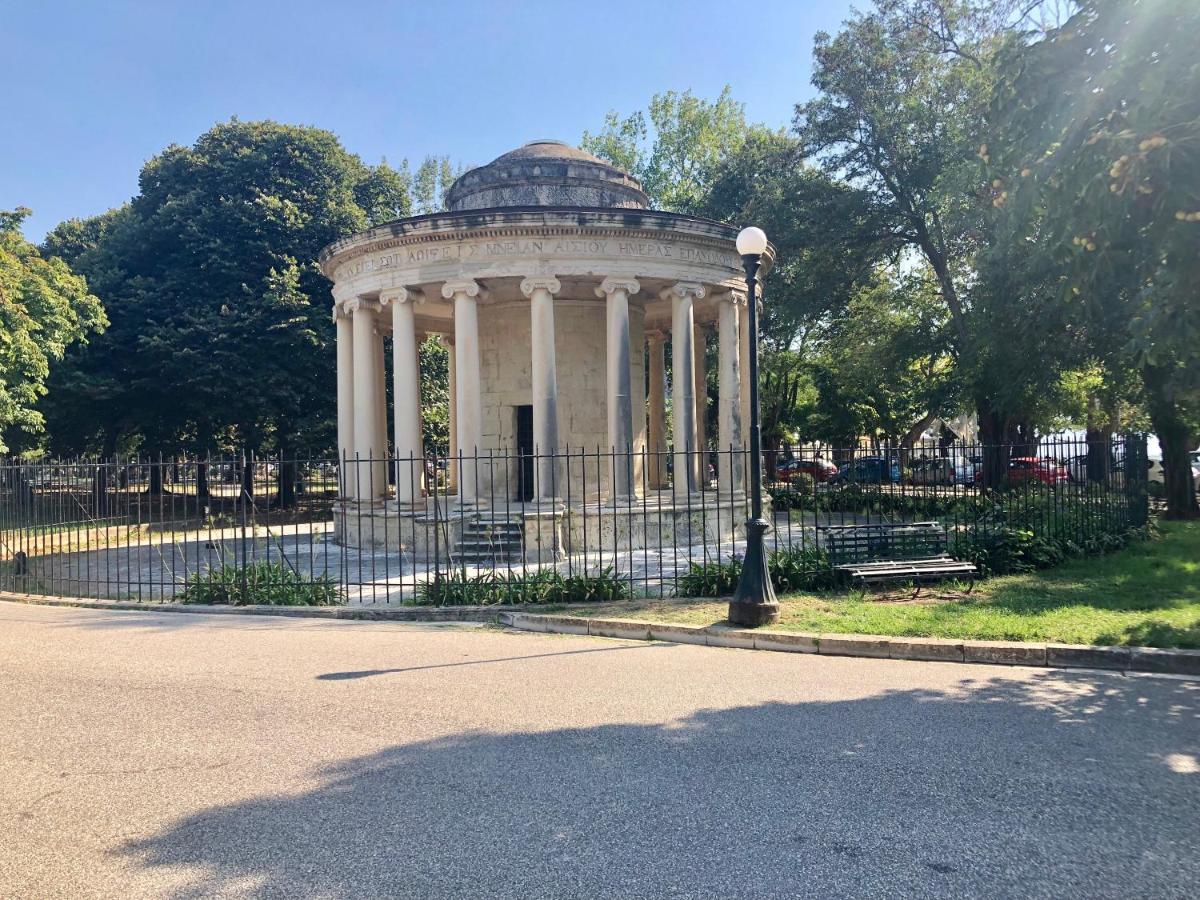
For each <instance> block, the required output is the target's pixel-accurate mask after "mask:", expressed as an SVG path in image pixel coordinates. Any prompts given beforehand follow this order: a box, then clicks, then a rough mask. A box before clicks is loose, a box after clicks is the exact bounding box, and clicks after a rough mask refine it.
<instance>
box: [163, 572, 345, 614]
mask: <svg viewBox="0 0 1200 900" xmlns="http://www.w3.org/2000/svg"><path fill="white" fill-rule="evenodd" d="M179 601H180V602H181V603H211V604H218V605H228V606H250V605H263V606H338V605H340V604H342V603H345V602H346V598H345V595H344V594H343V592H342V589H341V586H340V585H339V584H338V583H337V582H336V581H334V580H333V579H332V578H330V577H329V576H328V575H301V574H300V573H299V572H297V571H296V570H295V569H292V568H290V567H288V566H285V565H283V564H282V563H266V562H256V563H250V564H248V565H244V566H237V565H227V566H221V567H220V568H218V569H209V570H208V571H206V572H196V573H193V574H192V575H189V576H188V578H187V580H186V582H185V583H184V588H183V591H182V592H181V593H180V595H179Z"/></svg>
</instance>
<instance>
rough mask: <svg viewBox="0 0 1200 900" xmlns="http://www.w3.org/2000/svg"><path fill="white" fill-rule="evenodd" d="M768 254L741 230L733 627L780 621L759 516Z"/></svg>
mask: <svg viewBox="0 0 1200 900" xmlns="http://www.w3.org/2000/svg"><path fill="white" fill-rule="evenodd" d="M766 251H767V236H766V234H764V233H763V230H762V229H761V228H754V227H750V228H743V229H742V231H741V232H740V233H739V234H738V236H737V252H738V253H739V254H740V255H741V257H742V265H743V266H744V267H745V269H746V287H747V302H748V303H749V304H750V306H749V310H748V312H749V319H750V518H748V519H747V520H746V558H745V559H744V560H743V561H742V575H741V578H739V579H738V585H737V590H735V591H734V593H733V599H732V600H730V601H729V621H730V622H732V623H733V624H734V625H749V626H755V625H766V624H769V623H771V622H777V621H779V601H777V600H776V599H775V590H774V589H773V588H772V587H771V575H770V573H769V572H768V570H767V550H766V546H765V542H764V540H763V538H764V536H765V535H766V533H767V532H768V531H770V529H771V526H770V525H769V524H768V523H767V521H766V520H765V519H764V518H763V515H762V426H761V424H760V421H759V413H758V290H757V289H758V267H759V265H761V263H762V255H763V254H764V253H765V252H766Z"/></svg>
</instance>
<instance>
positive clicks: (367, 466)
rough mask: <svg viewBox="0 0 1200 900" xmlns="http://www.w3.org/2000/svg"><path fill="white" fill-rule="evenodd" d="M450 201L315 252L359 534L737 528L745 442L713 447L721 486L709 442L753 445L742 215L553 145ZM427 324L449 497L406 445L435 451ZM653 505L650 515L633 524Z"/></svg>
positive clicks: (529, 544)
mask: <svg viewBox="0 0 1200 900" xmlns="http://www.w3.org/2000/svg"><path fill="white" fill-rule="evenodd" d="M447 202H448V205H449V207H450V211H449V212H446V213H436V214H433V215H425V216H415V217H412V218H408V219H401V220H399V221H396V222H391V223H388V224H386V225H381V226H378V227H376V228H373V229H371V230H369V231H366V232H363V233H361V234H355V235H351V236H349V237H346V238H344V239H342V240H339V241H337V242H336V243H334V244H332V245H330V246H329V247H327V248H326V249H325V250H324V251H323V252H322V254H321V264H322V267H323V270H324V272H325V274H326V275H327V276H328V277H329V278H330V279H331V280H332V281H333V284H334V287H333V296H334V300H335V303H334V310H333V312H334V320H335V322H336V327H337V360H338V385H337V391H338V444H339V449H340V453H341V455H342V457H343V458H344V459H346V460H350V461H354V460H358V462H357V463H352V464H349V465H346V466H344V467H343V468H344V479H343V488H342V493H343V501H342V503H341V505H340V508H341V509H342V511H343V514H344V515H343V520H342V534H343V536H344V537H345V539H346V540H347V541H349V542H351V543H366V544H387V545H389V546H395V545H396V544H399V545H400V546H402V547H403V548H405V549H406V550H408V549H410V548H412V549H414V550H415V551H416V552H417V553H430V552H434V551H433V550H431V549H430V545H429V540H430V539H431V536H430V534H429V533H428V530H429V528H431V527H434V526H435V525H437V526H439V527H442V528H445V527H447V526H446V525H445V523H446V521H447V520H455V521H456V522H457V524H456V525H451V526H449V527H450V528H452V529H454V533H453V534H451V535H450V541H449V542H450V544H451V549H453V547H454V546H458V545H461V544H462V543H463V542H464V540H465V538H464V534H463V529H464V528H465V529H466V531H467V532H468V535H467V536H468V537H469V536H470V533H471V531H472V523H476V525H477V523H479V522H484V523H489V524H495V523H497V522H501V523H503V524H505V525H506V526H511V527H512V528H513V530H514V533H515V530H516V529H517V528H519V529H520V531H521V534H522V540H523V550H524V552H525V554H526V556H527V557H536V558H543V557H544V556H545V555H546V554H547V553H549V554H552V555H559V554H560V553H562V552H563V551H564V550H566V551H574V550H576V549H585V547H584V546H581V545H587V544H590V543H591V539H590V538H588V539H585V538H584V537H583V536H582V535H583V531H584V530H586V528H587V527H588V526H589V524H590V526H591V527H592V530H593V532H594V533H595V534H596V535H597V539H612V540H616V541H617V542H618V543H619V544H620V545H622V546H643V545H654V544H656V543H666V542H671V541H676V540H678V539H679V538H678V537H676V535H675V533H674V532H675V530H676V529H678V528H680V527H683V526H684V525H685V524H686V525H687V527H689V528H692V527H703V528H705V529H711V528H724V529H728V528H732V527H734V523H736V522H738V521H740V519H741V517H742V516H743V515H744V511H743V508H744V505H745V498H744V489H743V487H744V486H743V471H742V470H743V466H742V458H741V457H740V456H739V455H738V454H736V453H728V452H725V453H722V454H718V456H719V459H720V460H721V464H720V471H719V472H718V473H717V478H716V482H715V484H713V483H711V482H710V480H709V476H708V464H707V460H708V458H709V456H708V455H707V454H706V453H703V452H702V451H701V448H721V449H723V450H726V451H727V450H728V449H729V448H742V447H743V442H744V440H745V439H747V438H748V435H747V434H746V433H745V429H744V427H743V423H748V421H749V415H748V402H749V388H748V383H747V382H746V380H745V377H744V371H743V363H742V360H743V359H745V358H746V354H747V352H748V351H747V347H748V341H749V334H748V333H747V328H746V320H747V315H746V314H747V310H746V302H745V297H746V284H745V278H744V274H743V270H742V264H741V260H740V258H739V257H738V255H737V252H736V250H735V247H734V239H735V237H736V232H735V230H734V229H733V228H731V227H729V226H726V225H722V224H719V223H716V222H712V221H708V220H706V219H700V218H696V217H692V216H684V215H678V214H674V213H665V212H657V211H651V210H649V209H648V208H647V207H648V204H647V199H646V195H645V194H644V193H643V192H642V190H641V187H640V185H639V183H638V182H637V180H636V179H634V178H632V177H631V176H629V175H628V174H626V173H625V172H622V171H620V170H619V169H616V168H614V167H613V166H611V165H609V164H608V163H606V162H604V161H602V160H600V159H597V158H596V157H594V156H591V155H590V154H588V153H585V152H583V151H581V150H577V149H575V148H573V147H569V146H567V145H565V144H562V143H559V142H556V141H536V142H533V143H530V144H527V145H525V146H524V147H520V148H518V149H516V150H513V151H512V152H510V153H506V154H504V155H503V156H501V157H499V158H498V159H496V160H495V161H494V162H492V163H490V164H488V165H486V166H482V167H480V168H477V169H474V170H472V171H470V172H467V173H466V174H464V175H463V176H462V177H461V178H459V179H458V181H457V182H456V183H455V184H454V186H453V187H452V188H451V189H450V191H449V192H448V194H447ZM769 265H770V258H769V257H768V258H767V259H765V260H764V270H765V269H768V268H769ZM430 334H437V335H441V336H442V339H443V340H444V341H445V342H446V344H447V345H448V347H449V349H450V352H451V362H450V373H449V376H450V383H451V411H450V418H451V444H452V446H451V455H452V456H453V457H458V458H459V459H460V467H459V471H457V472H456V473H455V477H454V482H455V484H456V493H455V494H454V495H453V497H451V498H450V500H451V501H452V502H448V503H439V505H438V506H437V508H436V510H435V508H434V505H433V500H432V498H431V496H430V495H431V494H432V493H434V492H433V491H432V490H428V489H426V487H425V485H424V484H423V480H422V474H423V473H424V466H423V465H422V464H421V463H419V462H418V463H416V464H410V462H409V460H410V459H412V460H420V459H421V457H422V456H423V451H422V441H421V426H420V414H419V410H420V403H421V398H420V395H419V385H420V377H419V370H418V352H419V346H420V344H421V342H422V340H423V339H424V338H425V337H426V336H427V335H430ZM389 335H390V337H391V339H392V340H391V346H392V353H393V368H394V383H393V399H394V409H393V410H392V427H391V429H390V433H389V429H388V427H387V421H388V415H387V413H388V411H387V409H386V403H385V396H386V395H385V390H384V347H385V344H384V338H385V336H389ZM710 336H712V338H713V339H714V340H716V341H717V342H718V345H719V379H718V381H719V385H720V388H719V396H718V397H716V398H715V400H716V403H717V405H718V410H719V415H718V420H719V423H720V425H719V429H718V431H719V433H718V434H715V435H710V434H706V433H705V432H706V428H705V416H704V415H703V410H704V409H705V408H706V405H707V404H708V403H709V402H711V400H710V398H709V397H708V396H707V394H708V392H707V390H706V386H707V378H706V373H705V371H704V359H705V356H704V347H705V346H706V343H707V341H708V340H709V338H710ZM668 345H669V352H670V353H671V360H672V363H671V367H672V371H673V372H674V373H675V376H676V377H674V379H673V384H672V386H671V408H672V410H673V414H672V428H671V429H670V433H668V429H667V427H666V414H665V411H666V402H665V398H666V383H665V373H664V361H665V354H666V353H667V352H668V349H667V348H668ZM550 451H553V452H550ZM597 451H599V455H597ZM535 454H536V457H535ZM581 454H582V455H581ZM605 454H608V455H607V456H606V455H605ZM389 459H393V460H397V461H398V462H396V463H395V469H396V472H395V477H394V478H393V479H389V477H388V460H389ZM668 461H669V462H668ZM389 480H392V481H394V482H395V483H394V485H392V486H389ZM440 499H441V498H440V494H439V501H440ZM648 509H653V510H654V511H655V514H656V515H657V517H658V519H659V520H660V521H659V527H658V528H657V529H656V528H655V527H653V526H650V527H647V526H646V524H645V522H644V521H643V522H642V523H641V524H638V522H637V521H635V520H637V519H642V520H644V519H645V518H646V511H647V510H648ZM635 511H636V513H637V515H634V512H635ZM697 515H699V516H700V517H701V518H702V519H704V522H703V523H700V522H698V521H697V520H696V516H697ZM710 519H711V524H710V523H709V520H710ZM589 520H591V521H589ZM664 524H665V526H666V527H665V528H664V527H662V526H663V525H664ZM597 526H599V527H597ZM397 529H399V530H397ZM423 529H424V531H425V533H424V534H422V530H423ZM652 531H653V532H655V533H654V534H651V533H650V532H652ZM437 552H439V553H442V552H444V551H442V550H439V551H437Z"/></svg>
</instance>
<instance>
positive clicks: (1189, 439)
mask: <svg viewBox="0 0 1200 900" xmlns="http://www.w3.org/2000/svg"><path fill="white" fill-rule="evenodd" d="M1142 381H1143V383H1144V384H1145V386H1146V406H1147V407H1148V408H1149V411H1150V423H1151V424H1152V425H1153V426H1154V433H1155V434H1156V435H1158V443H1159V446H1161V447H1162V466H1163V482H1164V488H1165V490H1166V500H1167V511H1166V515H1165V517H1166V518H1168V519H1196V518H1200V505H1197V503H1196V485H1195V482H1193V481H1192V459H1191V451H1192V448H1193V447H1194V446H1195V444H1196V434H1195V432H1193V431H1192V430H1191V429H1190V428H1189V427H1188V425H1187V422H1186V421H1184V419H1183V417H1182V416H1181V415H1180V414H1179V408H1178V407H1177V406H1176V404H1175V398H1174V396H1173V391H1172V389H1171V385H1170V376H1169V375H1168V374H1167V373H1166V372H1164V371H1162V370H1161V369H1159V368H1157V367H1155V366H1146V367H1145V368H1144V369H1143V371H1142ZM1129 474H1130V475H1132V473H1129Z"/></svg>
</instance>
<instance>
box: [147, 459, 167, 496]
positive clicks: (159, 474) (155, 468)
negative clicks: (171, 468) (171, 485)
mask: <svg viewBox="0 0 1200 900" xmlns="http://www.w3.org/2000/svg"><path fill="white" fill-rule="evenodd" d="M146 465H147V466H149V467H150V480H149V485H148V487H147V488H146V493H148V494H150V495H151V496H153V497H157V496H158V495H159V494H161V493H162V492H163V465H162V456H159V458H158V459H157V460H154V459H151V460H150V461H149V462H147V463H146Z"/></svg>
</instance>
